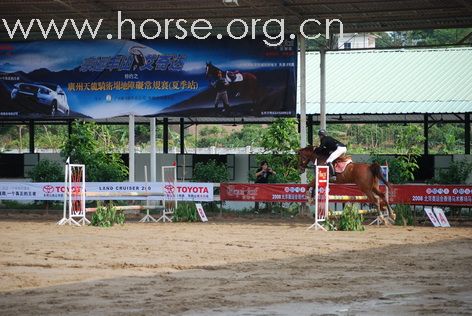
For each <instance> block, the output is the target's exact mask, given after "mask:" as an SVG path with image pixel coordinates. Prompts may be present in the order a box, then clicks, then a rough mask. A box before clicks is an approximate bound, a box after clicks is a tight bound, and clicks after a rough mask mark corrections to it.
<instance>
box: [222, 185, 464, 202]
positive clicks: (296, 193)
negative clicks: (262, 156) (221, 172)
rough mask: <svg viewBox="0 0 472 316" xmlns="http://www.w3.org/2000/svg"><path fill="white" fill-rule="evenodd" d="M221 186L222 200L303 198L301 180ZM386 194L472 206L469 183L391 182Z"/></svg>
mask: <svg viewBox="0 0 472 316" xmlns="http://www.w3.org/2000/svg"><path fill="white" fill-rule="evenodd" d="M220 188H221V192H220V197H221V200H222V201H246V202H249V201H253V202H306V198H305V191H306V186H305V185H302V184H252V183H221V186H220ZM329 188H330V189H329V194H330V195H344V196H346V195H347V196H360V195H364V194H363V193H362V192H361V191H360V190H359V189H358V188H357V187H356V186H355V185H353V184H330V186H329ZM381 188H382V191H384V190H383V189H384V188H385V187H384V186H381ZM389 194H390V197H389V201H390V203H391V204H411V205H451V206H472V186H470V185H424V184H418V185H415V184H402V185H400V184H399V185H392V189H391V190H390V192H389ZM343 202H348V201H343ZM352 202H364V201H359V200H357V201H354V200H353V201H352ZM365 202H367V201H365Z"/></svg>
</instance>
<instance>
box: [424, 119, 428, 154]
mask: <svg viewBox="0 0 472 316" xmlns="http://www.w3.org/2000/svg"><path fill="white" fill-rule="evenodd" d="M423 136H424V149H423V154H425V155H429V145H428V144H429V122H428V114H425V115H424V120H423Z"/></svg>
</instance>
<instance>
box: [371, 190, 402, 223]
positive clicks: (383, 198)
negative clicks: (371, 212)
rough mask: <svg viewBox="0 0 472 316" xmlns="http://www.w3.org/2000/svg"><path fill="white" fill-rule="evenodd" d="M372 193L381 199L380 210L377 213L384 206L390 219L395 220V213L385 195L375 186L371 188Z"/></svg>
mask: <svg viewBox="0 0 472 316" xmlns="http://www.w3.org/2000/svg"><path fill="white" fill-rule="evenodd" d="M372 191H373V192H374V193H375V194H376V195H377V196H378V197H379V198H380V199H381V204H380V207H381V209H379V211H381V210H382V209H383V206H385V207H386V208H387V212H388V215H389V216H392V218H393V219H394V220H395V217H396V216H395V212H394V211H393V209H392V207H391V206H390V204H389V203H388V201H387V198H386V197H385V193H384V192H382V191H380V189H379V188H378V187H377V186H374V187H373V188H372ZM382 205H383V206H382Z"/></svg>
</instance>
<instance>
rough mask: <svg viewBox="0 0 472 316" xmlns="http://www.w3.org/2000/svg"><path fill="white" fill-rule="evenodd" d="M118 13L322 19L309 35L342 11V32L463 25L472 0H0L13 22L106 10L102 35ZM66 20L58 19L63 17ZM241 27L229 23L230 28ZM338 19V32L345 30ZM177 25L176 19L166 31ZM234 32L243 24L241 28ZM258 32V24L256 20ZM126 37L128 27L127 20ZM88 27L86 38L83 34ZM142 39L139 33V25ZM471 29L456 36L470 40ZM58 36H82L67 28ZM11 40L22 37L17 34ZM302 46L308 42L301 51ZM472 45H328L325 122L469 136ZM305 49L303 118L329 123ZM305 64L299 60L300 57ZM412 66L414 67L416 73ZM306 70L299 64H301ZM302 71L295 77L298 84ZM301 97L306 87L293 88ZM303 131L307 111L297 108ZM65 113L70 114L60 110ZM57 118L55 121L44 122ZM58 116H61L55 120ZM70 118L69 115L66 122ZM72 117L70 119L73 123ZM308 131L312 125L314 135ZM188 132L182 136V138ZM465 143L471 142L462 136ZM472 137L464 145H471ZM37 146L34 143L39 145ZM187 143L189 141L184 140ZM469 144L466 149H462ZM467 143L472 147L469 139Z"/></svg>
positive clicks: (217, 24)
mask: <svg viewBox="0 0 472 316" xmlns="http://www.w3.org/2000/svg"><path fill="white" fill-rule="evenodd" d="M119 10H120V11H122V19H125V18H126V19H132V20H133V21H134V22H135V23H136V25H137V29H139V24H141V23H142V22H143V21H145V20H146V19H155V20H157V21H159V22H160V23H161V24H163V23H164V20H165V19H186V20H187V21H188V25H190V24H191V23H192V22H193V21H195V20H197V19H202V18H206V19H208V20H209V21H210V22H211V24H212V27H213V30H212V33H213V34H216V33H221V34H227V33H226V27H227V25H228V23H229V22H230V21H231V20H232V19H243V20H245V21H248V22H250V21H251V19H261V21H262V23H261V24H258V25H262V24H263V23H264V21H267V20H269V19H284V26H285V29H284V32H285V33H286V34H290V33H293V34H298V33H299V31H300V25H301V24H302V23H303V21H305V20H307V19H317V20H319V21H321V22H322V25H320V26H319V27H318V26H317V24H316V23H308V24H307V25H306V28H305V31H306V33H307V34H316V33H324V31H325V25H324V21H325V19H331V20H332V19H339V20H341V21H342V23H343V31H344V32H351V33H354V32H377V31H400V30H415V29H441V28H465V27H471V26H472V3H471V2H470V1H467V0H451V1H443V0H354V1H347V0H260V1H252V0H172V1H170V0H160V1H151V0H136V1H133V2H132V4H130V2H129V1H124V0H100V1H97V0H78V1H69V0H3V1H1V2H0V12H1V18H2V19H5V21H6V23H8V24H9V25H14V23H15V22H16V20H17V19H21V20H22V21H29V19H40V20H41V21H50V20H51V19H54V20H55V21H57V22H59V23H61V22H62V21H64V20H65V19H76V20H77V21H83V20H84V19H89V21H90V22H91V24H92V25H94V23H96V22H97V21H98V20H99V19H100V18H103V19H104V21H103V23H102V27H101V29H100V32H99V34H98V36H97V39H106V38H107V37H106V36H107V34H112V35H113V36H114V37H115V36H116V34H117V11H119ZM59 25H60V24H59ZM277 26H278V25H277V24H270V25H269V31H271V32H273V33H278V32H280V31H279V30H278V29H277ZM238 27H239V29H241V27H240V24H238V23H235V24H233V27H232V29H233V30H235V31H236V30H237V29H238ZM337 28H338V24H337V23H334V24H333V29H334V32H337V31H339V29H337ZM177 31H178V30H177V29H176V27H175V25H174V24H172V23H170V25H169V35H170V36H172V35H173V34H175V33H176V32H177ZM144 32H145V33H146V34H154V33H155V25H154V24H152V23H147V24H146V25H145V27H144ZM236 33H237V31H236ZM256 33H257V34H258V35H261V33H262V28H261V27H258V28H256ZM123 34H124V35H123V38H129V36H130V32H129V30H127V28H126V26H124V32H123ZM85 38H87V36H85V37H84V39H85ZM137 38H138V39H139V38H140V35H139V32H137ZM470 38H471V34H469V35H468V36H466V37H465V38H463V39H462V40H459V41H458V43H457V44H464V43H465V42H467V41H468V40H470ZM42 39H43V37H42V33H41V31H40V30H39V28H38V27H37V26H36V27H33V28H32V30H31V34H30V37H29V38H28V40H42ZM62 39H77V37H76V35H75V34H74V33H73V32H72V29H71V28H67V29H66V31H65V34H64V36H63V38H62ZM15 40H19V39H18V38H16V39H15ZM0 41H2V42H5V41H11V39H10V38H9V37H8V34H7V32H6V31H5V29H4V28H3V29H0ZM303 53H304V50H303ZM471 54H472V51H471V49H470V48H457V47H456V48H448V49H433V50H430V49H428V50H418V49H414V50H402V49H394V50H388V51H386V50H381V51H374V50H365V51H351V52H337V51H327V53H326V63H325V66H324V67H325V69H326V83H327V84H326V88H327V89H326V92H327V95H326V104H327V106H326V117H327V122H328V123H330V122H331V123H334V122H336V123H343V122H358V123H361V122H424V124H425V127H426V128H425V130H427V127H428V124H433V123H434V122H441V121H444V122H457V123H459V122H463V123H465V126H466V134H467V135H469V137H468V138H467V139H468V142H469V147H470V113H471V112H472V101H471V93H470V91H471V89H470V87H471V80H472V79H471V77H470V70H471V60H472V58H471ZM303 56H305V57H306V72H305V74H306V89H303V90H304V91H306V114H308V119H307V122H306V123H307V126H308V128H309V129H310V127H311V128H312V127H313V124H317V123H318V122H323V120H322V116H321V115H320V96H319V91H320V88H319V87H320V70H319V69H320V68H319V65H320V62H319V53H313V52H310V53H307V54H306V55H303ZM299 65H300V63H299ZM412 69H415V70H416V72H413V71H412ZM299 75H300V71H299ZM300 82H301V80H299V81H298V84H300ZM297 96H298V97H299V96H300V93H297ZM298 113H299V115H300V114H301V115H300V118H301V126H302V134H303V129H304V128H305V127H303V126H305V121H304V120H305V118H304V117H305V115H304V114H305V112H303V113H300V112H298ZM62 121H63V122H64V119H62ZM97 121H98V122H103V123H123V124H124V123H126V124H127V123H128V122H129V118H128V116H125V117H114V118H110V119H103V120H97ZM270 121H272V118H271V117H245V118H241V117H235V118H228V117H221V118H217V117H212V118H205V117H198V118H197V117H167V118H158V119H156V123H157V124H163V125H167V124H180V126H181V131H183V130H184V127H185V125H186V124H214V123H231V124H240V123H264V122H270ZM2 122H3V123H26V122H29V124H30V127H31V126H34V121H15V120H14V119H10V120H9V119H2ZM43 122H44V123H46V122H51V121H43ZM54 122H56V123H59V122H60V119H59V120H57V121H54ZM65 122H68V121H65ZM135 122H136V123H140V122H142V123H148V122H149V118H147V117H136V118H135ZM68 123H70V121H69V122H68ZM309 135H310V134H309ZM182 138H183V137H182ZM466 143H467V142H466ZM466 146H467V145H466ZM33 148H34V146H33ZM181 148H183V146H181ZM466 152H467V149H466ZM469 152H470V148H469Z"/></svg>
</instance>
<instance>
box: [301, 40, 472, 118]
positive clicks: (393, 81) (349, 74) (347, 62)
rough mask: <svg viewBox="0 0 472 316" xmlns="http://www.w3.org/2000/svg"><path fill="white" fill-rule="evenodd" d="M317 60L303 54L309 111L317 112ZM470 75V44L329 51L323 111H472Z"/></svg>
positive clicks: (471, 67)
mask: <svg viewBox="0 0 472 316" xmlns="http://www.w3.org/2000/svg"><path fill="white" fill-rule="evenodd" d="M319 63H320V57H319V53H308V54H307V113H312V114H316V113H319V95H320V91H319V76H320V70H319ZM298 73H300V72H298ZM471 74H472V48H444V49H421V50H419V49H413V50H412V49H408V50H406V49H405V50H396V51H392V50H367V51H366V50H364V51H336V52H328V53H327V54H326V102H327V113H328V114H349V113H352V114H354V113H366V114H369V113H372V114H389V113H465V112H472V75H471ZM297 95H299V93H298V94H297ZM298 103H299V101H298Z"/></svg>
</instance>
